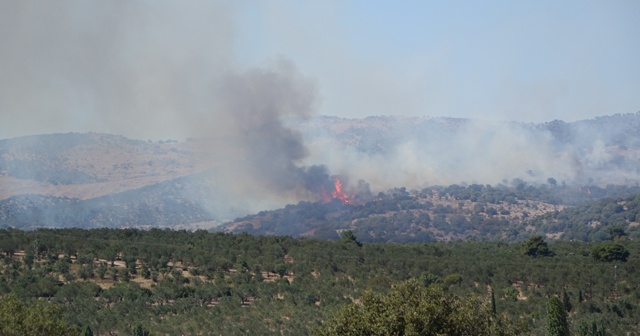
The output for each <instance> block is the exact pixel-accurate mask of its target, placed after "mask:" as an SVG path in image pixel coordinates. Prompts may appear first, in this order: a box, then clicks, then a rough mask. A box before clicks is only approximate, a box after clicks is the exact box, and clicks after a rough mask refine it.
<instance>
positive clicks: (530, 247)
mask: <svg viewBox="0 0 640 336" xmlns="http://www.w3.org/2000/svg"><path fill="white" fill-rule="evenodd" d="M524 254H525V255H528V256H530V257H539V256H542V257H550V256H553V252H551V250H549V245H548V244H547V242H545V241H544V239H542V236H538V235H536V236H532V237H531V238H529V239H528V240H527V241H526V242H525V243H524Z"/></svg>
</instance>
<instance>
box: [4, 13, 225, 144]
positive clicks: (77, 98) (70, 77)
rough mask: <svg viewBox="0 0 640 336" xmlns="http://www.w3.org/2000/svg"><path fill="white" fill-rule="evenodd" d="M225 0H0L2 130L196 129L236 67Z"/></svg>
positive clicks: (188, 132)
mask: <svg viewBox="0 0 640 336" xmlns="http://www.w3.org/2000/svg"><path fill="white" fill-rule="evenodd" d="M234 16H235V14H234V12H233V10H232V8H229V6H227V5H226V4H225V3H224V2H222V1H206V2H204V1H203V2H199V1H194V2H173V1H162V0H160V1H100V2H92V1H70V0H62V1H55V2H41V1H30V0H27V1H3V2H1V3H0V45H2V47H1V48H0V113H2V114H3V115H4V116H11V119H12V120H11V123H2V125H0V137H2V138H8V137H14V136H19V135H26V134H41V133H52V132H68V131H76V132H86V131H89V130H90V131H96V132H105V133H112V134H123V135H125V136H127V137H131V138H137V139H147V138H151V139H158V138H160V137H163V138H167V137H173V138H176V137H177V138H186V137H189V136H194V134H193V129H194V127H193V126H194V123H198V122H199V121H201V120H202V119H209V118H210V117H208V115H209V114H211V113H212V110H211V108H210V106H211V101H212V97H211V91H212V86H214V85H215V83H216V82H217V81H219V80H220V76H221V75H222V74H223V73H224V72H225V71H229V70H230V69H233V46H234V24H233V20H234Z"/></svg>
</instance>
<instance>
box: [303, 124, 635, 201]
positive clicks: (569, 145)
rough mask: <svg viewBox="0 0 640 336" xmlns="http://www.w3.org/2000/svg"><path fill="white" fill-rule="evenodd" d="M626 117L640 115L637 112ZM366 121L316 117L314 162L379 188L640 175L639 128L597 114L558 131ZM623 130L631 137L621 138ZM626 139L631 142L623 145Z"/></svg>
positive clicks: (627, 179)
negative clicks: (600, 118) (639, 155)
mask: <svg viewBox="0 0 640 336" xmlns="http://www.w3.org/2000/svg"><path fill="white" fill-rule="evenodd" d="M608 119H611V120H616V117H611V118H608ZM620 119H622V120H627V121H633V120H638V119H637V116H633V115H630V116H628V117H627V118H624V117H620ZM364 121H366V122H362V121H359V120H348V119H332V120H330V121H322V120H315V122H316V123H320V124H322V123H323V122H324V123H325V124H324V126H322V127H321V128H320V129H321V130H318V131H314V132H310V133H309V135H308V136H307V141H308V144H309V148H310V152H311V155H310V156H309V157H308V159H307V160H308V162H324V163H326V165H327V166H328V167H329V168H330V170H331V171H332V172H334V173H336V174H340V175H343V176H346V177H348V178H349V179H350V180H352V181H355V180H358V179H363V180H365V181H367V182H368V183H369V184H370V186H371V189H372V190H373V191H374V192H378V191H386V190H388V189H391V188H396V187H399V186H405V187H407V188H418V189H419V188H422V187H426V186H432V185H449V184H459V183H463V184H464V183H479V184H494V185H495V184H499V183H505V182H507V183H509V182H511V181H513V180H514V179H520V180H523V181H526V182H529V183H542V184H546V183H547V181H548V179H549V178H554V179H555V180H557V181H558V182H566V183H568V184H584V183H600V184H608V183H623V184H627V183H632V182H633V181H640V175H639V174H638V171H637V154H635V153H639V152H638V150H637V146H636V145H633V140H634V139H635V137H636V136H635V135H632V134H637V133H636V132H637V130H636V128H637V127H635V126H629V127H626V128H625V127H624V126H618V125H617V124H612V121H609V120H608V121H607V122H606V123H604V122H603V121H597V120H595V121H593V123H592V124H593V125H599V126H593V127H583V126H581V124H580V123H575V124H564V125H565V127H566V128H567V130H565V131H562V130H555V131H553V132H552V130H551V129H550V128H553V126H554V123H548V124H537V125H534V124H522V123H499V122H482V121H477V120H468V119H464V120H463V119H451V118H407V119H404V120H403V119H398V118H386V117H372V118H367V119H364ZM621 122H622V121H621ZM607 123H608V124H611V125H612V126H611V127H607V126H606V124H607ZM619 123H620V122H619ZM303 128H304V126H303ZM563 133H566V134H563ZM624 134H627V137H628V139H627V138H623V139H624V140H616V139H619V138H620V136H621V135H624ZM621 141H622V142H621ZM622 143H624V144H627V145H628V146H629V148H628V149H625V150H621V149H620V146H621V144H622ZM622 148H625V147H622ZM634 157H635V158H634Z"/></svg>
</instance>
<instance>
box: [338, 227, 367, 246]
mask: <svg viewBox="0 0 640 336" xmlns="http://www.w3.org/2000/svg"><path fill="white" fill-rule="evenodd" d="M340 241H341V242H343V243H347V244H356V246H358V247H360V246H362V243H361V242H359V241H358V239H357V237H356V235H355V234H353V231H351V230H347V231H344V232H343V233H342V236H341V238H340Z"/></svg>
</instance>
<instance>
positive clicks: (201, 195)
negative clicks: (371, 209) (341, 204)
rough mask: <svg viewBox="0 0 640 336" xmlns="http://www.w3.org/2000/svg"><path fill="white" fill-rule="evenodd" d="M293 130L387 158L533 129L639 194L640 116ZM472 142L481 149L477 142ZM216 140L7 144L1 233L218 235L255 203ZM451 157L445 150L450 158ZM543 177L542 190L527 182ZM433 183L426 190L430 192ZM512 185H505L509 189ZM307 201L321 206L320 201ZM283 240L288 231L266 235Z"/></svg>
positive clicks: (0, 187) (306, 125) (0, 150)
mask: <svg viewBox="0 0 640 336" xmlns="http://www.w3.org/2000/svg"><path fill="white" fill-rule="evenodd" d="M289 124H290V126H291V127H292V129H293V130H295V131H299V132H300V133H301V134H303V135H304V138H305V140H306V143H307V144H310V146H314V143H315V142H319V143H321V144H322V145H321V146H324V147H325V148H329V147H331V148H334V147H335V148H338V149H347V150H351V151H354V152H355V153H360V154H363V155H372V156H375V155H379V156H380V157H384V155H387V154H389V153H392V152H393V151H394V150H397V148H398V147H399V146H401V145H402V144H403V143H404V142H406V141H407V140H411V141H413V142H415V143H417V144H418V145H420V144H425V145H431V146H436V145H438V144H440V142H437V141H441V142H442V143H444V144H448V143H451V142H455V141H458V139H460V138H461V137H462V138H463V139H464V137H465V134H464V133H463V134H460V133H456V132H459V131H460V130H463V131H465V132H466V131H467V130H468V129H483V130H488V131H489V132H487V133H486V134H484V133H483V134H482V136H483V137H489V138H491V137H492V136H494V137H495V135H494V134H493V133H492V132H491V130H492V128H493V127H498V128H500V127H502V128H504V127H514V129H515V130H516V131H515V133H517V132H519V130H525V132H529V133H531V134H532V135H533V138H535V137H536V136H539V137H540V138H541V139H547V140H545V141H548V142H549V143H550V144H551V148H552V150H555V151H557V152H558V153H560V154H557V155H564V154H563V153H569V154H570V155H571V159H570V160H569V162H571V160H574V161H575V162H576V167H578V168H576V169H578V170H579V172H580V174H581V176H582V177H581V179H582V182H581V183H580V184H582V185H593V186H599V187H601V188H604V187H605V186H606V185H607V184H621V185H627V186H635V185H636V184H637V181H638V180H637V177H638V176H640V112H639V113H635V114H619V115H613V116H604V117H599V118H595V119H589V120H583V121H576V122H563V121H559V120H554V121H551V122H547V123H540V124H530V123H513V122H512V123H483V122H478V121H474V120H470V119H458V118H426V117H425V118H415V117H384V116H380V117H368V118H363V119H344V118H338V117H327V116H319V117H314V118H311V119H309V120H304V121H291V122H289ZM496 125H497V126H496ZM467 136H468V137H469V138H468V140H469V141H470V142H473V139H474V138H473V134H468V135H467ZM480 140H482V139H480ZM497 140H500V138H497ZM208 141H212V140H210V139H191V140H187V141H174V140H166V141H155V142H152V141H142V140H131V139H128V138H126V137H123V136H119V135H110V134H99V133H86V134H79V133H67V134H49V135H34V136H24V137H19V138H13V139H2V140H0V227H7V226H14V227H23V228H33V227H42V226H46V227H70V226H79V227H125V226H126V227H138V226H139V227H155V226H158V227H181V228H213V227H215V226H217V225H219V224H220V223H221V222H223V221H228V220H230V219H231V218H234V217H235V216H244V215H246V214H247V213H249V212H248V211H247V210H246V209H247V208H246V207H245V206H246V204H239V203H235V201H236V200H235V199H232V198H230V197H229V196H228V195H227V193H226V191H227V190H225V189H224V188H222V187H221V186H220V183H219V181H216V180H215V179H213V180H212V179H211V176H216V174H217V172H218V170H217V169H218V167H221V166H222V165H224V164H226V163H225V160H224V158H221V157H220V156H217V155H215V153H214V154H212V153H211V152H209V151H208V149H207V148H208ZM216 141H223V140H220V139H218V140H216ZM491 141H494V142H496V140H491ZM325 143H326V144H329V147H327V146H325V145H324V144H325ZM492 143H493V142H492ZM451 151H453V150H450V149H446V148H445V149H443V150H442V151H441V152H443V153H447V152H451ZM325 154H326V155H328V156H330V155H332V154H331V152H326V153H325ZM360 154H358V155H360ZM552 155H556V154H552ZM387 161H389V160H387ZM565 161H566V160H565ZM454 162H455V161H454ZM321 163H322V162H321ZM391 163H393V162H391ZM465 164H466V163H465ZM381 173H385V172H381ZM353 174H354V175H357V174H358V171H354V172H353ZM381 176H384V174H382V175H381ZM533 177H535V178H536V179H537V180H536V181H537V182H536V181H533V180H532V181H527V179H528V178H533ZM554 177H555V179H553V181H554V183H557V184H558V186H561V185H563V184H564V183H565V180H564V179H563V178H562V177H561V176H553V175H550V174H547V172H545V171H544V170H542V171H535V169H533V170H531V172H530V173H525V174H523V176H522V182H529V183H530V185H537V184H540V183H542V184H546V183H547V179H550V181H551V179H552V178H554ZM540 181H542V182H540ZM352 182H354V181H352ZM365 182H368V181H367V180H365ZM427 182H428V181H416V183H418V184H422V185H423V186H425V187H426V183H427ZM461 182H462V181H461ZM468 182H470V183H471V184H474V183H472V182H473V181H468ZM511 182H513V181H506V180H505V181H503V184H505V185H508V184H510V183H511ZM516 182H518V181H516ZM566 182H567V183H573V182H571V181H569V180H567V181H566ZM480 183H481V184H482V182H480ZM516 184H517V183H516ZM395 187H397V188H399V187H402V185H396V186H395ZM406 187H408V188H413V186H409V185H407V186H406ZM221 188H222V189H221ZM376 192H377V190H376ZM385 192H386V190H385ZM319 199H321V197H320V195H318V200H319ZM306 201H308V204H313V201H314V199H308V200H306ZM296 202H297V201H296ZM294 203H295V202H294ZM265 209H266V208H265ZM236 226H237V225H236ZM281 226H282V225H281ZM296 230H297V229H296ZM309 230H316V231H317V228H316V229H313V228H311V229H309ZM309 230H307V231H309ZM335 230H340V228H337V227H336V228H335ZM307 231H304V232H299V233H296V234H304V233H305V232H307ZM278 232H286V230H285V231H278V230H273V231H270V230H266V229H265V230H263V231H261V233H278ZM334 232H335V231H334ZM451 237H454V238H461V237H462V236H460V235H453V236H451ZM447 239H449V238H447Z"/></svg>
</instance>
